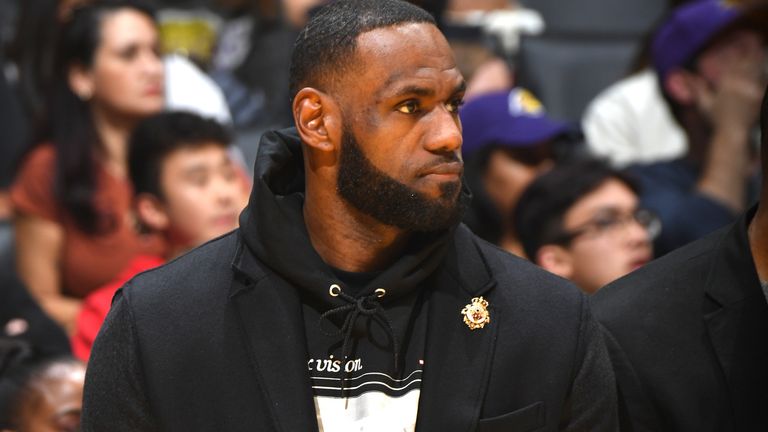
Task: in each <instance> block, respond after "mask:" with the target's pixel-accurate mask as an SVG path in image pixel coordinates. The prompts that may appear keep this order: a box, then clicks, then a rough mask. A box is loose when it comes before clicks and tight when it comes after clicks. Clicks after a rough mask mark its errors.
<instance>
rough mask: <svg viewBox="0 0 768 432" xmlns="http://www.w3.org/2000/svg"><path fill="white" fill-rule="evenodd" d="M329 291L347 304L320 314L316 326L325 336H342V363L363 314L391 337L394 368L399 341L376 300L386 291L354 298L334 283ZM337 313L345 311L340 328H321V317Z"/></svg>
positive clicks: (345, 371)
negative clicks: (356, 323)
mask: <svg viewBox="0 0 768 432" xmlns="http://www.w3.org/2000/svg"><path fill="white" fill-rule="evenodd" d="M329 292H330V294H331V296H333V297H340V298H341V299H342V300H344V301H346V302H347V304H345V305H342V306H338V307H335V308H333V309H330V310H328V311H327V312H325V313H323V314H322V315H320V319H319V320H318V326H319V327H320V331H321V332H322V333H323V334H325V335H326V336H340V335H343V336H344V342H343V344H342V346H341V356H342V365H344V362H346V361H347V357H348V356H349V354H350V353H349V352H348V350H349V349H350V348H351V347H350V342H351V339H352V331H353V329H354V327H355V322H357V318H358V317H360V315H363V316H367V317H370V318H371V319H373V320H374V321H376V322H378V323H379V324H380V325H381V326H382V327H383V328H384V329H385V330H386V331H387V333H389V337H390V338H391V339H392V347H393V354H394V360H395V369H397V367H398V365H399V355H400V353H399V348H398V347H399V343H398V341H397V336H396V335H395V331H394V329H393V328H392V324H391V322H390V321H389V319H388V318H387V316H386V314H385V313H384V308H383V307H382V306H381V303H379V301H378V298H380V297H383V296H384V294H385V293H386V291H384V290H383V289H382V288H379V289H377V290H376V291H375V292H374V293H373V294H370V295H367V296H362V297H358V298H355V297H352V296H351V295H349V294H347V293H345V292H344V291H342V290H341V287H340V286H338V285H336V284H334V285H331V287H330V289H329ZM338 313H346V317H345V318H344V324H342V326H341V328H340V329H339V331H337V332H326V331H325V330H324V329H323V319H326V318H328V317H329V316H331V315H334V314H338ZM342 369H343V370H344V374H343V375H342V378H341V392H342V397H343V395H344V389H345V382H346V381H347V379H348V375H349V372H348V371H347V368H346V367H343V368H342Z"/></svg>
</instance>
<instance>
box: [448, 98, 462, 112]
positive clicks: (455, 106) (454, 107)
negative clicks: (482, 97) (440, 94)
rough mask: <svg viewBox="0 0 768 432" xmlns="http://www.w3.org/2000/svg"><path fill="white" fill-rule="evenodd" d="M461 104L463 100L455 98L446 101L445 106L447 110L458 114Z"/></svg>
mask: <svg viewBox="0 0 768 432" xmlns="http://www.w3.org/2000/svg"><path fill="white" fill-rule="evenodd" d="M462 105H464V100H463V99H456V100H453V101H450V102H448V104H447V105H446V107H447V108H448V112H450V113H453V114H458V113H459V108H460V107H461V106H462Z"/></svg>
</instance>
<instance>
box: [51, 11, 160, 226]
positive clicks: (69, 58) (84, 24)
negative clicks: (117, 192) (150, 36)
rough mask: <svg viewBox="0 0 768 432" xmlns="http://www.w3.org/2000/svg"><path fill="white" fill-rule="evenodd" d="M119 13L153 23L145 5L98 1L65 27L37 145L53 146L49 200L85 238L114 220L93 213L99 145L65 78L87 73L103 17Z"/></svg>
mask: <svg viewBox="0 0 768 432" xmlns="http://www.w3.org/2000/svg"><path fill="white" fill-rule="evenodd" d="M124 8H129V9H133V10H136V11H139V12H141V13H143V14H145V15H147V16H148V17H150V18H151V19H152V20H153V21H154V12H153V10H152V9H151V8H150V7H148V6H147V5H145V4H144V3H141V2H137V1H125V0H115V1H108V0H103V1H99V2H96V3H92V4H88V5H86V6H82V7H78V8H76V9H75V10H74V11H73V12H72V16H71V18H70V20H69V21H68V22H67V23H65V24H64V26H63V28H62V30H61V33H60V37H59V45H58V47H57V49H56V54H57V55H56V67H55V71H56V72H55V76H54V86H55V87H54V89H53V93H52V94H51V102H50V111H49V113H48V118H47V123H46V127H45V129H44V130H43V133H42V135H41V136H40V137H39V139H38V140H37V142H38V143H41V142H52V143H53V144H54V146H55V147H56V172H55V177H54V178H55V180H54V188H55V189H54V195H55V197H56V200H57V202H58V204H59V205H60V206H61V207H62V208H63V209H64V210H65V212H66V213H67V215H68V216H70V217H71V218H72V219H73V220H74V222H75V224H76V225H77V227H78V228H79V229H80V230H82V231H84V232H87V233H96V232H100V231H106V230H109V229H110V228H111V227H112V226H114V221H115V219H114V218H116V217H118V215H105V214H100V213H99V211H98V210H97V209H96V208H95V205H94V202H93V196H94V193H95V191H96V188H97V185H96V172H97V164H96V154H97V149H98V148H99V147H100V146H101V142H100V139H99V136H98V134H97V132H96V129H95V126H94V123H93V118H92V114H91V108H90V105H89V103H88V101H83V100H81V99H80V98H78V97H77V95H75V93H74V92H73V91H72V89H71V88H70V87H69V78H68V75H69V70H70V68H71V67H73V66H81V67H84V68H88V67H90V66H91V65H92V64H93V60H94V55H95V53H96V49H97V48H98V46H99V43H100V39H101V34H100V32H101V23H102V21H103V19H104V17H105V16H106V15H108V14H111V13H114V12H116V11H118V10H120V9H124Z"/></svg>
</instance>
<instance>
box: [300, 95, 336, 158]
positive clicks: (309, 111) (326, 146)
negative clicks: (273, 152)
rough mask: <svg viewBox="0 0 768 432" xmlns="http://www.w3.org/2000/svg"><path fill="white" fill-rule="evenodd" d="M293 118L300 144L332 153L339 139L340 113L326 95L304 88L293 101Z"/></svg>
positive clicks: (334, 103)
mask: <svg viewBox="0 0 768 432" xmlns="http://www.w3.org/2000/svg"><path fill="white" fill-rule="evenodd" d="M293 118H294V121H295V123H296V130H297V131H298V133H299V136H300V137H301V140H302V142H304V143H305V144H306V145H308V146H310V147H311V148H314V149H317V150H320V151H326V152H327V151H333V150H336V149H337V147H338V143H339V140H340V139H341V111H340V110H339V106H338V104H337V103H336V102H335V101H334V100H333V99H332V98H331V97H330V96H329V95H328V94H326V93H324V92H322V91H320V90H317V89H314V88H311V87H305V88H303V89H301V90H299V91H298V93H296V96H295V97H294V99H293Z"/></svg>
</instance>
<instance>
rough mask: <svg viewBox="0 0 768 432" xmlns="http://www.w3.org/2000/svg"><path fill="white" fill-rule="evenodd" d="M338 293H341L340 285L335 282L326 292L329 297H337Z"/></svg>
mask: <svg viewBox="0 0 768 432" xmlns="http://www.w3.org/2000/svg"><path fill="white" fill-rule="evenodd" d="M339 293H341V287H340V286H338V285H337V284H333V285H331V287H330V288H328V294H330V295H331V297H338V296H339Z"/></svg>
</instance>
